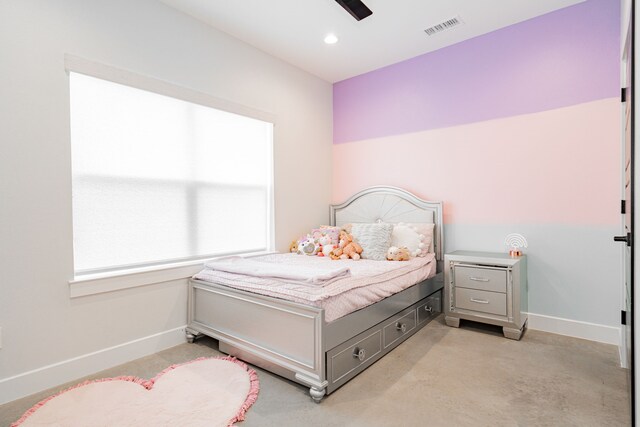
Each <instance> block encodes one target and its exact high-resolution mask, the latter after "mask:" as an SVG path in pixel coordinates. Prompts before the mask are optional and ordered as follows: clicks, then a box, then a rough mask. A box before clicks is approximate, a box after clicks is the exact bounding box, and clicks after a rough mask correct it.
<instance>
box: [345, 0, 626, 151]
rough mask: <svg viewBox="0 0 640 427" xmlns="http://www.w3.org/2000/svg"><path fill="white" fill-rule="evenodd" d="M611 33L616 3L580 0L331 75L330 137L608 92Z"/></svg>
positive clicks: (614, 75)
mask: <svg viewBox="0 0 640 427" xmlns="http://www.w3.org/2000/svg"><path fill="white" fill-rule="evenodd" d="M619 31H620V5H619V2H618V1H613V0H588V1H586V2H585V3H580V4H578V5H575V6H570V7H568V8H565V9H562V10H559V11H556V12H552V13H549V14H547V15H543V16H540V17H537V18H534V19H531V20H528V21H525V22H522V23H519V24H516V25H512V26H510V27H506V28H503V29H500V30H497V31H494V32H492V33H489V34H485V35H482V36H479V37H476V38H474V39H471V40H467V41H464V42H461V43H458V44H456V45H453V46H449V47H446V48H443V49H440V50H438V51H435V52H431V53H427V54H425V55H421V56H418V57H416V58H413V59H409V60H407V61H403V62H400V63H398V64H394V65H390V66H388V67H385V68H381V69H379V70H376V71H372V72H370V73H367V74H363V75H360V76H357V77H353V78H351V79H347V80H344V81H341V82H338V83H336V84H334V86H333V103H334V105H333V107H334V108H333V111H334V143H335V144H339V143H344V142H349V141H357V140H363V139H369V138H377V137H383V136H391V135H398V134H403V133H408V132H417V131H422V130H429V129H436V128H442V127H449V126H456V125H461V124H466V123H473V122H478V121H484V120H491V119H496V118H504V117H509V116H514V115H519V114H527V113H533V112H539V111H545V110H549V109H553V108H559V107H565V106H570V105H575V104H579V103H583V102H589V101H594V100H598V99H604V98H609V97H616V96H618V94H619V90H620V89H619V87H620V67H619V52H620V47H619V46H620V44H619V40H620V34H619Z"/></svg>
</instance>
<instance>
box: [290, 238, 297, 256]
mask: <svg viewBox="0 0 640 427" xmlns="http://www.w3.org/2000/svg"><path fill="white" fill-rule="evenodd" d="M289 252H291V253H293V254H297V253H298V241H297V240H293V241H292V242H291V243H290V244H289Z"/></svg>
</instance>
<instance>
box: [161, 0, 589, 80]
mask: <svg viewBox="0 0 640 427" xmlns="http://www.w3.org/2000/svg"><path fill="white" fill-rule="evenodd" d="M160 1H161V2H163V3H165V4H166V5H168V6H171V7H173V8H175V9H178V10H180V11H182V12H184V13H187V14H189V15H191V16H193V17H195V18H196V19H199V20H201V21H203V22H205V23H207V24H209V25H211V26H213V27H214V28H217V29H219V30H221V31H224V32H225V33H228V34H230V35H232V36H233V37H235V38H238V39H240V40H242V41H244V42H246V43H248V44H250V45H253V46H255V47H257V48H258V49H260V50H262V51H264V52H267V53H269V54H271V55H273V56H275V57H277V58H280V59H282V60H284V61H286V62H288V63H290V64H293V65H295V66H297V67H299V68H301V69H303V70H305V71H308V72H309V73H312V74H314V75H316V76H318V77H320V78H322V79H324V80H326V81H328V82H332V83H333V82H337V81H340V80H344V79H347V78H349V77H353V76H356V75H359V74H363V73H366V72H368V71H371V70H375V69H377V68H381V67H384V66H386V65H390V64H394V63H396V62H400V61H403V60H405V59H409V58H413V57H415V56H418V55H421V54H423V53H427V52H430V51H433V50H436V49H440V48H442V47H445V46H449V45H452V44H454V43H458V42H460V41H462V40H466V39H470V38H472V37H476V36H479V35H481V34H485V33H488V32H491V31H494V30H497V29H499V28H503V27H506V26H509V25H512V24H515V23H518V22H522V21H525V20H527V19H531V18H533V17H536V16H539V15H543V14H545V13H549V12H552V11H554V10H557V9H562V8H564V7H567V6H571V5H573V4H576V3H581V2H583V1H585V0H509V1H505V0H481V1H479V0H363V1H364V3H365V4H366V5H367V6H368V7H369V8H370V9H371V10H372V11H373V15H371V16H369V17H368V18H365V19H363V20H362V21H359V22H358V21H356V20H355V19H354V18H353V17H351V15H349V14H348V13H347V12H346V11H345V10H344V9H343V8H342V7H341V6H340V5H338V3H336V2H335V1H334V0H242V1H237V0H236V1H233V0H160ZM454 17H457V18H458V19H459V20H461V21H462V24H460V25H457V26H454V27H452V28H450V29H447V30H445V31H442V32H438V33H436V34H434V35H432V36H428V35H427V34H426V33H425V32H424V30H425V29H426V28H428V27H431V26H433V25H436V24H439V23H441V22H444V21H446V20H449V19H451V18H454ZM330 32H332V33H334V34H336V35H337V36H338V38H339V41H338V43H336V44H334V45H327V44H325V43H324V41H323V39H324V37H325V35H326V34H327V33H330Z"/></svg>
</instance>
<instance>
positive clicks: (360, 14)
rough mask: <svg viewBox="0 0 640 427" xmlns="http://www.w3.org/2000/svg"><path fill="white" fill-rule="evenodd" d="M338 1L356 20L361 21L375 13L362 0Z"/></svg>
mask: <svg viewBox="0 0 640 427" xmlns="http://www.w3.org/2000/svg"><path fill="white" fill-rule="evenodd" d="M336 3H338V4H339V5H340V6H342V7H343V8H344V10H346V11H347V12H349V14H351V16H353V17H354V18H355V19H356V21H360V20H362V19H364V18H366V17H367V16H369V15H371V14H372V13H373V12H372V11H371V9H369V8H368V7H367V5H365V4H364V3H362V2H361V1H360V0H336Z"/></svg>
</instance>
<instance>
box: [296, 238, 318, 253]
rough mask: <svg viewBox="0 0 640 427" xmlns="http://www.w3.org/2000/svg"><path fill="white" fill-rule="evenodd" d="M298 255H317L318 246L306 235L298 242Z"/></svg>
mask: <svg viewBox="0 0 640 427" xmlns="http://www.w3.org/2000/svg"><path fill="white" fill-rule="evenodd" d="M298 253H300V254H303V255H315V254H317V253H318V245H317V244H316V242H315V241H314V240H313V237H312V236H310V235H308V234H307V236H306V237H304V238H303V239H301V240H300V241H299V242H298Z"/></svg>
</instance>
